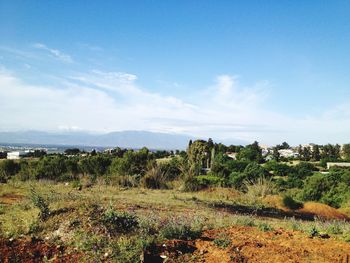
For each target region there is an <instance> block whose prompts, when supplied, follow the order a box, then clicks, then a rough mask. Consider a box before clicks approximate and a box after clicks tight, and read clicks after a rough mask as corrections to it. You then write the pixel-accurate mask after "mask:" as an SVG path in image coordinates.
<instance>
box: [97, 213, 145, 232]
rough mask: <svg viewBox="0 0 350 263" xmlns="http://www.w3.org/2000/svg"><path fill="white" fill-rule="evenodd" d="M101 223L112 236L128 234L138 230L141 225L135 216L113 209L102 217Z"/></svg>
mask: <svg viewBox="0 0 350 263" xmlns="http://www.w3.org/2000/svg"><path fill="white" fill-rule="evenodd" d="M101 222H102V224H103V225H104V226H105V227H106V229H107V231H108V232H109V233H110V234H112V235H115V234H117V233H128V232H130V231H132V230H134V229H136V228H137V227H138V225H139V223H138V219H137V217H136V216H135V215H133V214H130V213H128V212H125V211H123V212H118V211H115V210H112V209H108V210H107V211H106V212H105V213H104V214H103V215H102V218H101Z"/></svg>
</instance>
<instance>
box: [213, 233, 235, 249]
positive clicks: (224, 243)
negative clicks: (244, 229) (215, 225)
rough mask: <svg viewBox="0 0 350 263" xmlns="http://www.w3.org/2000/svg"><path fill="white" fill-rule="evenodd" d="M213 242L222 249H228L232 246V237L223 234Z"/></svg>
mask: <svg viewBox="0 0 350 263" xmlns="http://www.w3.org/2000/svg"><path fill="white" fill-rule="evenodd" d="M213 242H214V244H215V245H216V246H217V247H220V248H227V247H229V246H231V244H232V241H231V239H230V237H229V236H228V235H226V234H224V233H221V234H220V235H219V236H218V237H217V238H215V239H214V241H213Z"/></svg>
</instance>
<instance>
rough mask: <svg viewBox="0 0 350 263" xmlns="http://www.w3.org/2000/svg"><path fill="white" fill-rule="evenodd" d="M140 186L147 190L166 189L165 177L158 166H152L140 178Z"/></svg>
mask: <svg viewBox="0 0 350 263" xmlns="http://www.w3.org/2000/svg"><path fill="white" fill-rule="evenodd" d="M140 183H141V186H142V187H144V188H149V189H167V188H168V186H167V175H166V173H165V172H163V171H162V170H161V169H160V167H159V166H154V167H152V168H151V169H150V170H148V171H147V172H146V174H145V175H144V176H143V177H142V178H141V181H140Z"/></svg>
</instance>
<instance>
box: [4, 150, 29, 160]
mask: <svg viewBox="0 0 350 263" xmlns="http://www.w3.org/2000/svg"><path fill="white" fill-rule="evenodd" d="M27 154H28V152H25V151H15V152H8V153H7V159H10V160H15V159H20V158H23V157H25V156H26V155H27Z"/></svg>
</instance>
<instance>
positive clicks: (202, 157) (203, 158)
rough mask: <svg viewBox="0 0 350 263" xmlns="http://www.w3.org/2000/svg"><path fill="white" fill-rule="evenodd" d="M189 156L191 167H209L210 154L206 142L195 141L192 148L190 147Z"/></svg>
mask: <svg viewBox="0 0 350 263" xmlns="http://www.w3.org/2000/svg"><path fill="white" fill-rule="evenodd" d="M187 154H188V160H189V163H190V165H191V166H201V168H206V167H207V160H208V158H209V155H210V154H209V148H208V143H207V142H206V141H203V140H196V141H194V142H193V143H192V144H191V146H190V147H188V151H187Z"/></svg>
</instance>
